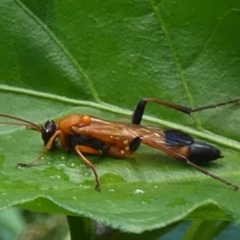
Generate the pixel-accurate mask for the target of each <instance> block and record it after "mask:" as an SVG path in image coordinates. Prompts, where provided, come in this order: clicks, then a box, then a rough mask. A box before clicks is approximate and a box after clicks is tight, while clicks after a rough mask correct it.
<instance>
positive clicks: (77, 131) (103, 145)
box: [0, 98, 240, 190]
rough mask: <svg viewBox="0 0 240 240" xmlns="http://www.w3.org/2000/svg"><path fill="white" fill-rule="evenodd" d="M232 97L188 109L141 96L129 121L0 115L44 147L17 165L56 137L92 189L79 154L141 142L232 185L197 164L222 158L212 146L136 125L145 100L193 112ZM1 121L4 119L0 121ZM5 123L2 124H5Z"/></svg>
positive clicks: (113, 152)
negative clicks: (38, 119) (44, 119)
mask: <svg viewBox="0 0 240 240" xmlns="http://www.w3.org/2000/svg"><path fill="white" fill-rule="evenodd" d="M239 101H240V99H234V100H231V101H228V102H223V103H219V104H215V105H208V106H204V107H200V108H195V109H191V108H188V107H184V106H180V105H177V104H173V103H168V102H165V101H162V100H158V99H153V98H146V99H142V100H141V101H140V102H139V103H138V105H137V107H136V109H135V111H134V113H133V116H132V123H131V124H124V123H118V122H110V121H105V120H102V119H99V118H96V117H93V116H89V115H83V114H73V115H69V116H67V117H64V118H62V119H60V120H58V121H53V120H49V121H47V122H46V123H45V125H44V126H42V125H37V124H35V123H32V122H30V121H27V120H24V119H21V118H18V117H14V116H10V115H6V114H0V117H3V118H8V119H12V120H16V121H17V122H12V123H7V124H14V125H24V126H26V127H27V128H30V129H32V130H36V131H39V132H41V134H42V139H43V142H44V146H45V148H44V150H43V152H42V153H41V154H40V155H39V157H38V158H37V159H36V160H34V161H32V162H30V163H19V164H18V166H19V167H29V166H32V165H34V164H35V163H36V162H37V161H39V160H40V159H41V157H42V156H43V155H44V154H45V153H46V152H47V151H49V150H51V149H53V148H54V147H55V146H56V144H57V141H56V140H57V139H59V140H60V143H61V145H62V147H63V148H64V149H65V150H75V152H76V153H77V154H78V155H79V157H80V158H81V159H82V160H83V161H84V162H85V163H86V164H87V165H88V166H89V167H90V168H91V169H92V171H93V173H94V176H95V180H96V187H95V189H96V190H100V180H99V176H98V173H97V171H96V169H95V166H94V165H93V163H92V162H91V161H90V160H88V159H87V158H86V157H85V156H84V155H83V154H84V153H86V154H94V155H105V154H106V155H109V156H112V157H115V158H125V157H128V156H129V155H131V154H133V153H134V152H135V151H136V150H137V149H138V147H139V146H140V144H141V143H143V144H145V145H148V146H150V147H153V148H156V149H159V150H161V151H163V152H165V153H166V154H168V155H169V156H171V157H173V158H174V159H176V160H178V161H180V162H182V163H185V164H187V165H189V166H191V167H193V168H195V169H197V170H198V171H200V172H202V173H204V174H206V175H208V176H210V177H212V178H214V179H216V180H219V181H221V182H222V183H224V184H226V185H229V186H231V187H233V189H234V190H237V189H238V186H237V185H235V184H233V183H231V182H228V181H227V180H225V179H223V178H221V177H219V176H217V175H214V174H212V173H210V172H208V171H207V170H205V169H203V168H202V167H200V166H199V165H200V164H202V163H206V162H210V161H213V160H216V159H218V158H221V157H223V156H222V155H221V152H220V150H218V149H217V148H216V147H214V146H212V145H210V144H207V143H204V142H201V141H197V140H195V139H194V138H193V137H192V136H190V135H189V134H187V133H185V132H183V131H181V130H177V129H167V130H164V129H161V128H156V127H148V126H143V125H140V123H141V120H142V116H143V114H144V110H145V106H146V103H147V102H154V103H157V104H160V105H164V106H167V107H169V108H172V109H175V110H178V111H181V112H183V113H187V114H191V113H193V112H197V111H201V110H205V109H210V108H215V107H218V106H222V105H227V104H231V103H236V102H239ZM1 123H5V122H1ZM5 124H6V123H5Z"/></svg>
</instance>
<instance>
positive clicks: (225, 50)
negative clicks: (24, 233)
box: [0, 0, 240, 233]
mask: <svg viewBox="0 0 240 240" xmlns="http://www.w3.org/2000/svg"><path fill="white" fill-rule="evenodd" d="M239 5H240V4H239V2H238V1H233V0H232V1H231V0H230V1H223V0H220V1H218V2H213V1H206V0H203V1H194V2H193V1H188V0H181V1H177V2H176V1H171V0H169V1H153V0H150V1H148V2H147V1H125V0H124V1H121V0H119V1H107V0H104V1H100V2H96V1H92V0H90V1H81V2H79V1H77V0H73V1H72V0H71V1H70V0H66V1H46V0H44V1H43V0H36V1H30V0H23V1H19V0H15V1H13V0H2V1H1V2H0V29H1V38H0V52H1V54H0V62H1V64H0V92H1V93H0V100H1V112H2V113H6V114H11V115H15V116H19V117H23V118H25V119H29V120H31V121H34V122H36V123H44V122H45V121H46V120H47V119H49V118H53V119H55V118H59V117H62V116H64V115H67V114H70V113H73V112H79V113H87V114H93V115H95V116H99V117H102V118H105V119H109V120H116V121H119V119H123V118H126V116H129V115H130V114H131V111H132V110H133V109H134V106H135V105H136V103H137V102H138V101H139V100H140V99H141V98H142V97H157V98H161V99H164V100H167V101H171V102H176V103H179V104H181V105H187V106H191V107H196V106H201V105H206V104H209V103H215V102H221V101H224V100H228V99H231V98H235V97H239V87H240V81H239V65H240V63H239V57H240V46H239V37H240V29H239V27H238V25H239V21H240V6H239ZM147 113H148V114H149V115H151V117H147V118H146V120H147V122H146V124H148V125H149V124H157V125H158V124H161V125H163V126H164V127H171V128H181V129H183V130H185V131H186V132H188V133H190V134H193V135H195V136H198V137H199V138H203V139H204V140H207V141H210V142H213V143H215V144H217V145H219V148H221V149H222V151H223V152H224V155H225V158H224V159H221V160H220V161H219V162H216V163H214V164H211V165H210V166H206V168H207V169H208V170H209V171H211V172H214V173H215V174H218V175H221V176H222V177H224V178H226V179H228V180H231V181H232V182H234V183H236V184H239V185H240V180H239V175H240V171H239V149H240V147H239V142H238V141H239V131H238V129H239V128H238V126H239V106H236V105H235V106H228V107H223V108H219V109H216V110H212V111H206V112H202V113H199V114H194V116H193V117H192V118H189V117H188V116H184V115H183V114H181V113H176V112H174V111H172V110H169V109H166V108H161V107H159V106H149V109H148V111H147ZM125 121H126V122H128V121H130V119H128V118H127V119H126V120H125ZM150 122H151V123H150ZM0 130H1V136H0V157H1V158H0V160H1V175H0V180H1V187H0V196H1V198H0V208H1V209H5V208H8V207H9V206H13V205H15V206H20V207H24V208H29V209H34V210H39V211H47V212H55V213H64V214H70V215H72V214H74V215H84V216H87V217H90V218H93V219H95V220H97V221H101V222H103V223H105V224H107V225H110V226H112V227H116V228H120V229H121V230H125V231H131V232H136V233H139V232H143V231H145V230H152V229H156V228H159V227H163V226H166V225H168V224H170V223H173V222H176V221H178V220H180V219H182V218H185V217H188V218H196V217H197V218H201V219H207V220H217V219H223V220H232V221H234V222H235V223H239V219H240V212H239V208H238V202H239V192H234V191H232V190H231V189H229V188H227V187H226V186H224V185H221V184H219V183H218V182H217V181H215V180H213V179H210V178H207V177H205V176H203V175H202V174H201V173H198V172H196V171H194V170H193V169H189V168H187V167H185V166H182V165H180V164H177V163H176V162H175V161H174V160H171V159H170V158H169V157H168V156H165V155H164V154H162V153H160V152H158V151H155V150H151V149H149V148H146V147H144V146H142V147H141V149H140V150H139V151H138V152H137V153H136V154H135V155H134V156H133V157H132V158H130V159H128V160H124V161H120V160H114V159H112V158H104V159H102V157H92V156H91V157H89V158H90V159H91V160H93V161H94V162H95V163H96V166H97V170H98V172H99V174H100V176H101V181H102V192H101V193H98V192H95V191H94V190H93V185H94V181H93V176H92V174H91V171H90V170H89V169H87V168H86V166H85V165H84V164H82V163H79V159H78V158H77V156H75V154H74V153H73V154H66V153H65V152H64V151H56V152H52V153H50V154H48V155H46V156H45V158H44V160H45V161H43V162H42V164H40V165H38V166H37V167H33V168H31V169H25V170H19V169H16V168H15V165H16V164H17V163H18V162H28V161H30V160H32V159H34V158H36V157H37V156H38V153H39V152H40V151H41V149H42V143H41V139H40V137H39V136H38V134H36V133H35V132H31V131H27V130H25V129H22V128H19V127H12V126H6V125H5V126H1V129H0Z"/></svg>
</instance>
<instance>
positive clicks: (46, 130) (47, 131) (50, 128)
mask: <svg viewBox="0 0 240 240" xmlns="http://www.w3.org/2000/svg"><path fill="white" fill-rule="evenodd" d="M57 130H58V127H57V124H56V123H55V122H54V121H53V120H48V121H47V122H46V123H45V125H44V127H42V131H41V132H42V139H43V142H44V146H46V145H47V143H48V142H49V140H50V138H51V137H52V136H53V135H54V133H55V132H56V131H57Z"/></svg>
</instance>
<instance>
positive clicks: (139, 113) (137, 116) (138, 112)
mask: <svg viewBox="0 0 240 240" xmlns="http://www.w3.org/2000/svg"><path fill="white" fill-rule="evenodd" d="M148 102H154V103H157V104H159V105H162V106H166V107H169V108H172V109H174V110H177V111H180V112H183V113H186V114H191V113H193V112H199V111H202V110H206V109H211V108H216V107H220V106H224V105H228V104H233V103H238V102H240V98H237V99H233V100H230V101H226V102H221V103H218V104H212V105H207V106H203V107H198V108H189V107H185V106H181V105H178V104H174V103H169V102H165V101H163V100H160V99H155V98H144V99H142V100H141V101H140V102H139V103H138V105H137V107H136V109H135V110H134V113H133V116H132V123H133V124H138V125H139V124H140V123H141V121H142V117H143V114H144V111H145V106H146V104H147V103H148Z"/></svg>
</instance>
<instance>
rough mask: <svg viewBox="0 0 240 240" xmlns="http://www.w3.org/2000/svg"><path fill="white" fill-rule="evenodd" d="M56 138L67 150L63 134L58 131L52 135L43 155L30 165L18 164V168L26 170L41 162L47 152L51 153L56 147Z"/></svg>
mask: <svg viewBox="0 0 240 240" xmlns="http://www.w3.org/2000/svg"><path fill="white" fill-rule="evenodd" d="M56 138H59V139H60V141H61V144H62V146H63V147H65V148H66V143H65V139H64V136H63V133H62V132H61V131H60V130H57V131H56V132H55V133H54V134H53V135H52V137H51V138H50V139H49V140H48V142H46V145H45V148H44V150H43V151H42V152H41V154H39V156H38V157H37V158H36V159H34V160H33V161H31V162H29V163H18V164H17V167H20V168H26V167H30V166H33V165H35V164H36V163H37V162H39V161H40V160H41V159H42V157H43V156H44V154H45V153H46V152H48V151H50V150H51V149H52V148H53V147H54V146H55V140H56Z"/></svg>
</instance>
